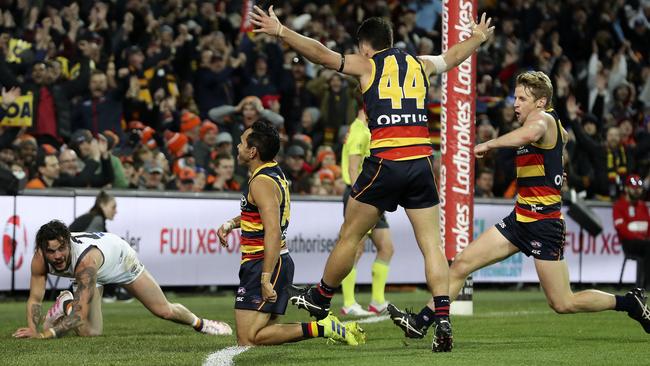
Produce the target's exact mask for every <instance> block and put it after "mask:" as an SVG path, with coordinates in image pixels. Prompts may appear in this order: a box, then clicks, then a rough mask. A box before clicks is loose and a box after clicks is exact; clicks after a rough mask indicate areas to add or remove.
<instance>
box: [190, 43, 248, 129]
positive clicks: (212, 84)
mask: <svg viewBox="0 0 650 366" xmlns="http://www.w3.org/2000/svg"><path fill="white" fill-rule="evenodd" d="M245 61H246V56H245V54H243V53H242V54H241V55H240V56H239V58H238V59H237V60H236V61H235V62H231V61H230V58H229V55H222V54H220V53H218V52H215V51H213V50H210V49H204V50H203V51H201V65H200V66H199V68H198V70H197V71H196V77H195V79H194V80H195V82H194V95H195V98H196V103H197V105H198V107H199V115H200V116H201V118H207V117H208V112H209V111H210V109H212V108H216V107H220V106H222V105H232V104H233V103H234V97H235V96H234V95H233V85H232V81H231V77H232V75H233V71H235V69H236V68H238V67H239V66H240V64H241V62H245Z"/></svg>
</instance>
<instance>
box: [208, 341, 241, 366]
mask: <svg viewBox="0 0 650 366" xmlns="http://www.w3.org/2000/svg"><path fill="white" fill-rule="evenodd" d="M250 348H251V347H249V346H233V347H226V348H224V349H222V350H219V351H217V352H214V353H211V354H209V355H208V357H207V358H206V359H205V361H204V362H203V366H233V365H234V364H235V362H234V361H233V359H234V358H235V356H237V355H239V354H241V353H244V352H246V351H248V350H249V349H250Z"/></svg>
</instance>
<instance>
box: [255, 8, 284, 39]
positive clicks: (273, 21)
mask: <svg viewBox="0 0 650 366" xmlns="http://www.w3.org/2000/svg"><path fill="white" fill-rule="evenodd" d="M249 15H250V16H251V23H253V25H255V26H256V27H257V28H256V29H254V30H253V32H255V33H266V34H268V35H271V36H276V37H278V36H280V35H281V34H282V28H283V26H282V23H280V20H279V19H278V17H277V16H276V15H275V12H274V11H273V5H271V6H270V7H269V13H268V14H266V12H264V10H262V9H260V7H259V6H257V5H256V6H254V7H253V11H252V12H250V13H249Z"/></svg>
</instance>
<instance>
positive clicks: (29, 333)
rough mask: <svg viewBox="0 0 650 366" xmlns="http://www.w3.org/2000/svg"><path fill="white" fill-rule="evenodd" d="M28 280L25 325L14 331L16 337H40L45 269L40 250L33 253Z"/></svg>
mask: <svg viewBox="0 0 650 366" xmlns="http://www.w3.org/2000/svg"><path fill="white" fill-rule="evenodd" d="M31 272H32V274H31V278H30V280H29V298H28V299H27V327H26V328H19V329H17V330H16V332H14V334H13V336H14V337H16V338H40V333H39V327H40V325H41V322H42V321H43V297H44V295H45V282H46V280H47V270H46V268H45V260H44V259H43V255H42V254H41V251H40V250H37V251H36V253H34V257H33V258H32V264H31Z"/></svg>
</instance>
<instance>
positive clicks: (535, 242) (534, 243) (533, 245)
mask: <svg viewBox="0 0 650 366" xmlns="http://www.w3.org/2000/svg"><path fill="white" fill-rule="evenodd" d="M530 246H532V247H533V248H537V249H539V248H541V247H542V243H540V242H538V241H537V240H533V241H531V242H530Z"/></svg>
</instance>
